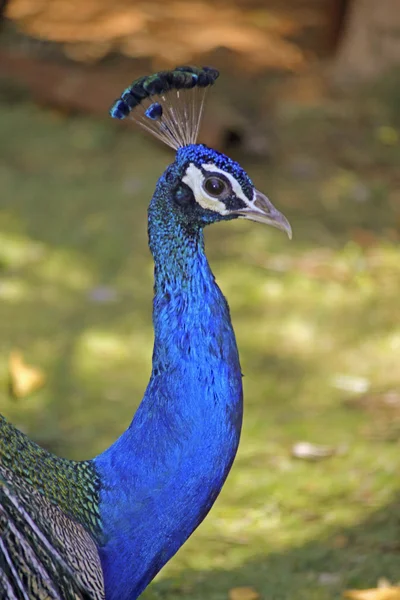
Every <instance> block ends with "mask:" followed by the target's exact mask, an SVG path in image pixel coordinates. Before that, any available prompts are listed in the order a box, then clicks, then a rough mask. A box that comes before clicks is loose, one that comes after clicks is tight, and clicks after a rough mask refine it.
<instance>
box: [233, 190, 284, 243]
mask: <svg viewBox="0 0 400 600" xmlns="http://www.w3.org/2000/svg"><path fill="white" fill-rule="evenodd" d="M249 204H250V203H249ZM235 214H237V215H238V216H239V217H241V218H242V219H249V221H257V222H258V223H264V224H265V225H271V226H272V227H276V228H277V229H280V230H281V231H285V232H286V233H287V235H288V237H289V239H290V240H291V239H292V228H291V227H290V223H289V221H288V220H287V218H286V217H285V216H284V215H283V214H282V213H281V212H279V210H278V209H277V208H275V206H274V205H273V204H272V202H271V201H270V200H269V199H268V198H267V196H264V194H262V193H261V192H259V191H258V190H255V196H254V199H253V201H252V202H251V206H250V205H249V206H248V207H246V208H243V209H241V210H237V211H235Z"/></svg>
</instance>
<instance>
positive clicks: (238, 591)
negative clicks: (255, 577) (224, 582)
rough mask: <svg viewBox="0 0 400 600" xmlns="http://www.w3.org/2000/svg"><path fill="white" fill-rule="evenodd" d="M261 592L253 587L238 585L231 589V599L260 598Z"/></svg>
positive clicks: (250, 599) (252, 599)
mask: <svg viewBox="0 0 400 600" xmlns="http://www.w3.org/2000/svg"><path fill="white" fill-rule="evenodd" d="M260 598H261V596H260V594H259V593H258V592H257V590H255V589H254V588H252V587H236V588H232V589H231V590H229V600H259V599H260Z"/></svg>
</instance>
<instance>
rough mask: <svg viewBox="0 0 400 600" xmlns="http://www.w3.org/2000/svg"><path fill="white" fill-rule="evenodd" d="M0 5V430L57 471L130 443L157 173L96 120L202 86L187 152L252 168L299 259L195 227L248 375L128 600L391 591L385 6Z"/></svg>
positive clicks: (157, 152)
mask: <svg viewBox="0 0 400 600" xmlns="http://www.w3.org/2000/svg"><path fill="white" fill-rule="evenodd" d="M0 5H1V21H0V27H1V30H0V190H1V194H0V301H1V302H0V323H1V326H0V327H1V336H0V348H1V352H0V383H1V388H0V409H1V412H2V413H3V414H4V415H5V416H6V417H7V418H9V419H10V420H11V421H12V422H13V423H15V424H16V425H17V426H18V427H19V428H21V429H22V430H23V431H25V432H26V433H28V434H29V435H30V436H31V437H32V438H33V439H35V440H36V441H37V442H38V443H40V444H41V445H43V446H44V447H46V448H48V449H49V450H51V451H53V452H56V453H58V454H60V455H62V456H66V457H70V458H74V459H84V458H88V457H91V456H94V455H95V454H96V453H98V452H101V451H102V450H103V449H104V448H106V447H107V446H108V445H109V444H110V443H111V442H112V441H113V440H114V439H115V438H116V437H117V436H118V435H119V434H120V433H121V432H122V431H123V430H124V429H125V428H126V426H127V425H128V424H129V422H130V420H131V418H132V414H133V412H134V410H135V408H136V407H137V405H138V403H139V401H140V398H141V396H142V394H143V391H144V389H145V386H146V383H147V380H148V377H149V374H150V361H151V351H152V324H151V299H152V261H151V256H150V254H149V251H148V249H147V235H146V210H147V204H148V202H149V199H150V198H151V195H152V192H153V189H154V186H155V182H156V180H157V177H158V176H159V175H160V173H161V172H162V171H163V170H164V168H165V167H166V165H167V164H168V163H169V162H171V161H172V159H173V155H172V153H171V152H170V151H169V150H168V149H167V148H165V147H162V146H160V145H159V144H158V143H157V142H156V141H155V140H153V139H149V138H147V137H146V136H145V135H143V134H142V132H140V131H138V130H136V129H135V127H134V126H133V125H129V124H128V125H127V126H126V125H125V124H124V123H118V122H112V121H111V120H110V119H109V117H108V115H107V109H108V107H109V105H110V104H111V103H112V101H113V100H114V99H115V98H116V97H117V96H118V95H119V93H120V92H121V91H122V89H123V88H124V87H126V85H127V84H128V83H130V82H131V81H132V80H133V79H135V78H136V77H137V76H139V75H142V74H145V73H149V72H151V71H152V70H154V69H160V68H168V67H170V66H175V65H177V64H188V63H189V64H190V63H194V64H210V65H213V66H215V67H217V68H219V69H220V70H221V77H220V79H219V80H218V83H217V85H216V86H215V87H214V88H213V89H212V92H211V93H210V94H209V99H208V105H207V114H206V118H205V120H204V126H203V129H202V134H201V141H203V142H205V143H207V144H209V145H213V146H214V147H216V148H218V149H220V150H223V151H225V152H227V153H229V154H230V155H231V156H233V157H234V158H235V159H237V160H239V161H240V162H241V163H242V164H243V166H244V167H245V168H246V169H247V170H248V172H249V173H250V175H251V177H252V178H253V180H254V181H255V183H256V185H257V187H258V188H260V189H261V190H262V191H264V192H265V193H267V194H268V195H269V196H270V198H271V199H272V200H273V202H274V203H275V204H276V205H277V206H278V207H279V208H280V209H281V210H282V211H283V212H284V213H285V215H286V216H287V217H288V218H289V220H290V221H291V224H292V227H293V231H294V238H293V241H292V242H289V241H288V240H287V239H285V237H284V236H283V235H282V234H280V233H279V232H276V231H269V230H266V229H265V228H263V227H261V226H258V225H256V224H249V223H243V222H235V223H227V224H222V225H219V226H216V227H214V228H211V229H210V231H207V249H208V255H209V258H210V262H211V264H212V267H213V269H214V271H215V273H216V275H217V279H218V281H219V283H220V286H221V287H222V289H223V291H224V293H225V294H226V296H227V298H228V300H229V303H230V306H231V311H232V318H233V322H234V327H235V330H236V333H237V338H238V344H239V348H240V352H241V359H242V365H243V371H244V373H245V379H244V386H245V401H246V413H245V421H244V429H243V437H242V443H241V447H240V451H239V454H238V457H237V460H236V463H235V465H234V468H233V470H232V474H231V476H230V478H229V481H228V483H227V485H226V486H225V488H224V490H223V492H222V494H221V497H220V498H219V499H218V501H217V503H216V505H215V507H214V508H213V510H212V511H211V513H210V515H209V517H208V518H207V520H206V521H205V523H204V524H203V525H202V526H201V527H200V528H199V530H198V531H197V532H196V533H195V534H194V535H193V537H192V538H191V540H190V541H189V542H188V543H187V544H186V545H185V547H184V548H183V549H182V550H181V551H180V552H179V553H178V555H177V556H176V557H175V558H174V559H173V560H172V561H171V563H170V564H169V565H168V566H167V567H166V568H165V569H164V570H163V572H162V573H161V574H160V576H159V577H158V578H157V579H156V581H155V583H154V584H153V585H152V586H151V587H150V588H149V590H148V591H146V593H145V594H144V596H143V597H144V598H146V599H148V600H151V599H156V598H165V599H166V600H170V599H171V600H172V598H174V599H175V598H182V599H183V600H189V598H194V599H204V598H209V599H211V600H223V599H226V598H228V597H229V598H231V600H256V599H257V598H264V599H265V600H267V599H273V600H280V599H285V600H289V599H290V600H292V599H294V598H296V599H299V600H302V599H304V600H313V599H317V600H333V599H334V598H340V597H341V595H342V594H343V593H344V592H345V590H348V589H351V588H368V587H369V588H374V587H376V586H377V585H378V581H379V580H380V579H381V578H383V577H384V578H386V579H387V581H389V582H391V583H392V584H395V583H396V582H397V581H398V580H400V541H399V540H400V500H399V489H400V480H399V472H400V469H399V466H400V458H399V435H400V302H399V290H400V253H399V249H398V243H399V235H400V168H399V158H400V138H399V135H400V132H399V127H400V116H399V114H400V113H399V106H400V78H399V76H400V67H399V63H400V36H399V31H400V2H399V0H380V2H375V1H374V0H324V1H322V0H279V1H275V0H263V1H260V0H259V1H257V0H235V1H234V0H226V1H224V2H222V1H221V0H212V1H211V0H198V1H197V2H191V1H189V0H176V1H174V0H154V1H152V2H150V1H149V2H146V1H139V0H138V1H135V0H113V1H111V0H86V1H85V2H81V0H9V2H5V1H4V0H3V2H1V3H0ZM300 442H303V444H299V443H300ZM243 587H246V588H249V589H248V590H247V592H246V590H243V589H240V588H243ZM238 588H239V589H238ZM235 594H236V595H235ZM246 594H247V595H246ZM354 597H355V596H354Z"/></svg>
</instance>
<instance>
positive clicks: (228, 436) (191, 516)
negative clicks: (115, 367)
mask: <svg viewBox="0 0 400 600" xmlns="http://www.w3.org/2000/svg"><path fill="white" fill-rule="evenodd" d="M161 187H162V189H164V188H165V186H164V188H163V186H161ZM159 188H160V186H159V187H158V189H159ZM169 200H170V199H169V198H168V197H166V196H165V192H163V195H162V196H161V197H160V196H159V195H158V193H157V191H156V194H155V196H154V198H153V201H152V203H151V205H150V209H149V242H150V248H151V251H152V253H153V256H154V262H155V296H154V307H153V321H154V331H155V342H154V353H153V370H152V376H151V379H150V382H149V385H148V387H147V390H146V393H145V396H144V398H143V400H142V403H141V404H140V406H139V408H138V410H137V412H136V414H135V416H134V419H133V421H132V423H131V426H130V427H129V429H128V430H127V431H126V432H125V433H124V434H123V435H122V436H121V438H119V440H117V442H115V444H113V446H112V447H111V448H110V449H108V450H107V451H106V452H105V453H103V454H102V455H100V456H99V457H98V458H97V459H95V460H96V466H97V469H98V471H99V472H100V475H101V478H102V480H103V481H104V488H103V490H102V492H101V510H102V516H104V518H103V522H104V524H105V527H104V537H105V541H104V547H103V549H102V551H101V559H102V565H103V570H104V573H105V582H106V593H107V594H109V596H108V595H107V598H108V597H109V598H110V599H111V600H114V598H120V599H121V600H123V599H125V598H130V599H133V598H136V597H137V595H139V593H140V592H141V591H142V590H143V589H144V587H146V585H147V584H148V583H149V582H150V581H151V579H152V578H153V577H154V575H155V574H156V573H157V572H158V571H159V570H160V568H161V567H162V566H163V565H164V564H165V563H166V562H167V561H168V560H169V558H171V556H172V555H173V554H175V552H176V551H177V550H178V549H179V547H180V546H181V545H182V544H183V543H184V541H185V540H186V539H187V538H188V537H189V536H190V534H191V533H192V532H193V530H194V529H195V528H196V527H197V526H198V525H199V523H200V522H201V521H202V520H203V518H204V517H205V515H206V514H207V512H208V511H209V510H210V508H211V506H212V504H213V503H214V501H215V499H216V497H217V496H218V494H219V492H220V490H221V487H222V485H223V483H224V481H225V479H226V476H227V474H228V472H229V470H230V467H231V465H232V462H233V459H234V456H235V454H236V450H237V446H238V442H239V436H240V428H241V420H242V382H241V372H240V365H239V358H238V353H237V347H236V341H235V336H234V333H233V330H232V326H231V322H230V316H229V309H228V305H227V303H226V301H225V298H224V297H223V295H222V293H221V291H220V290H219V288H218V286H217V285H216V283H215V280H214V276H213V274H212V272H211V270H210V268H209V265H208V262H207V259H206V256H205V253H204V243H203V232H202V230H201V229H200V228H196V227H189V226H186V225H185V224H184V223H182V221H181V220H180V218H179V215H177V214H176V213H175V212H174V210H172V209H171V203H170V201H169ZM122 524H123V526H122ZM124 560H125V561H128V562H125V563H123V561H124ZM124 564H125V566H124ZM126 564H130V565H132V568H131V570H129V571H128V572H127V569H126ZM123 574H124V575H123ZM129 594H130V595H129Z"/></svg>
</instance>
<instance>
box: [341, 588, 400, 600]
mask: <svg viewBox="0 0 400 600" xmlns="http://www.w3.org/2000/svg"><path fill="white" fill-rule="evenodd" d="M343 596H344V598H348V600H400V587H397V586H396V587H378V588H371V589H369V590H347V592H345V593H344V594H343Z"/></svg>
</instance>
